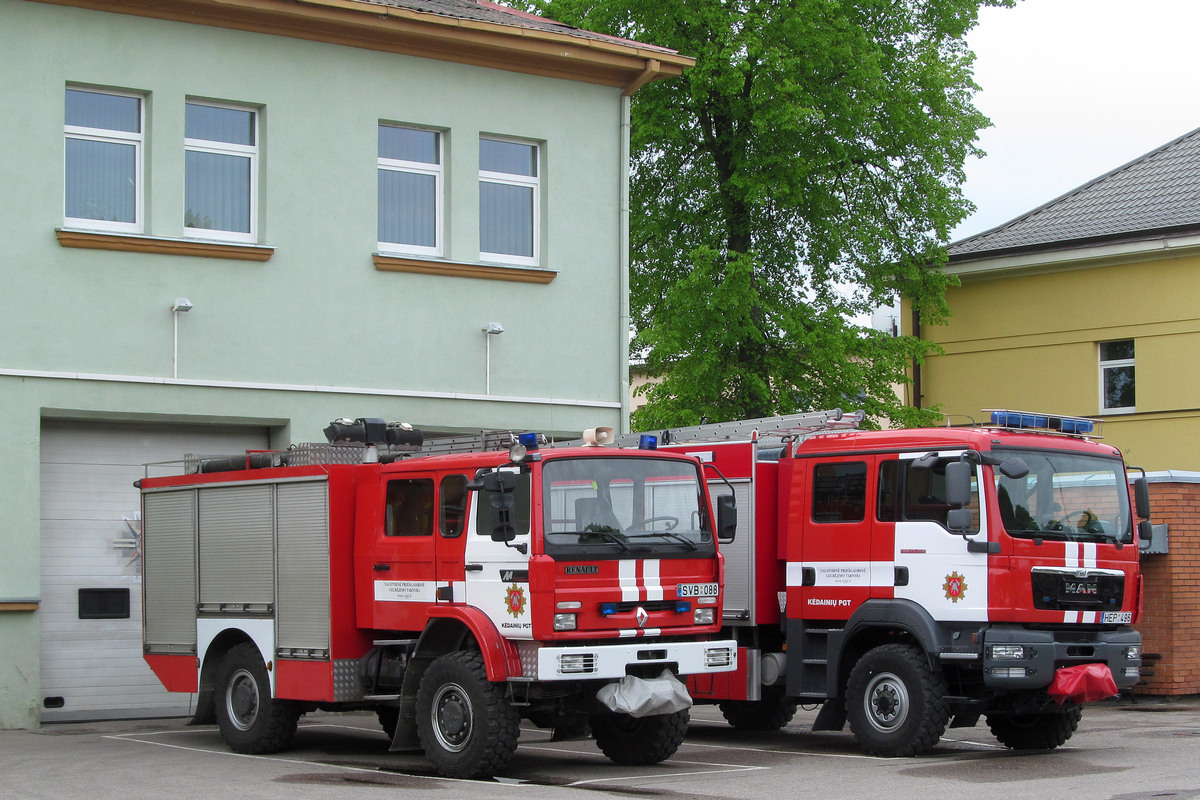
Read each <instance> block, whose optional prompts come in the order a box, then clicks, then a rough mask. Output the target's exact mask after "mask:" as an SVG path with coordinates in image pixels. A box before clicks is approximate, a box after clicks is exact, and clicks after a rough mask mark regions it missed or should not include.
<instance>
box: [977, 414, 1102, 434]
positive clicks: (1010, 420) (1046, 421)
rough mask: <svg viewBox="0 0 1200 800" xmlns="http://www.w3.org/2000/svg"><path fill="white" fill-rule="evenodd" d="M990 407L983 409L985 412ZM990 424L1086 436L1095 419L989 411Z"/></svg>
mask: <svg viewBox="0 0 1200 800" xmlns="http://www.w3.org/2000/svg"><path fill="white" fill-rule="evenodd" d="M988 410H990V409H985V413H987V411H988ZM991 415H992V424H993V425H995V426H996V427H997V428H1011V429H1019V430H1043V431H1058V432H1060V433H1069V434H1073V435H1076V436H1088V435H1090V434H1092V433H1093V432H1094V431H1095V430H1096V421H1095V420H1092V419H1087V418H1084V417H1063V416H1059V415H1056V414H1031V413H1029V412H1026V411H1000V410H996V411H991Z"/></svg>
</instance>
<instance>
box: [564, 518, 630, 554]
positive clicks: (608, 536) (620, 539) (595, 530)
mask: <svg viewBox="0 0 1200 800" xmlns="http://www.w3.org/2000/svg"><path fill="white" fill-rule="evenodd" d="M576 533H577V535H578V536H579V543H580V544H584V541H583V537H585V536H599V537H600V538H602V539H604V540H605V541H609V542H613V543H614V544H619V545H620V546H621V551H622V552H625V553H632V552H633V549H632V548H631V547H630V546H629V545H628V544H626V542H625V540H626V539H627V538H629V537H627V536H625V535H624V534H622V533H620V532H619V531H617V530H615V529H614V528H611V527H609V526H607V525H588V526H587V530H582V531H577V532H576Z"/></svg>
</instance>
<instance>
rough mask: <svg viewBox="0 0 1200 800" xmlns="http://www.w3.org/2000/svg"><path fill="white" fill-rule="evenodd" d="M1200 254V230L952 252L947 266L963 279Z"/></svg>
mask: <svg viewBox="0 0 1200 800" xmlns="http://www.w3.org/2000/svg"><path fill="white" fill-rule="evenodd" d="M1186 255H1200V230H1198V229H1196V228H1188V229H1186V230H1181V231H1176V232H1171V233H1166V232H1158V233H1157V235H1150V236H1144V237H1126V238H1121V239H1111V238H1110V239H1105V240H1101V241H1088V242H1059V243H1055V244H1053V245H1045V246H1040V247H1037V248H1024V249H1018V248H1014V249H1011V250H1007V251H992V252H984V253H971V254H966V255H961V256H952V257H951V258H950V260H949V261H948V263H947V265H946V267H945V268H944V269H945V271H946V272H948V273H950V274H952V275H957V276H959V278H961V279H962V280H964V281H968V280H988V279H994V278H1009V277H1016V276H1018V275H1032V274H1040V273H1050V272H1067V271H1071V270H1080V269H1094V268H1098V267H1108V266H1117V265H1120V264H1129V263H1135V262H1141V261H1154V260H1158V259H1165V258H1179V257H1181V256H1186Z"/></svg>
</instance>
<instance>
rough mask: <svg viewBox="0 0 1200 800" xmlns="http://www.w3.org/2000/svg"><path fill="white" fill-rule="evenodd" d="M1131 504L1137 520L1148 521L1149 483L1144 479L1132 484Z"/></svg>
mask: <svg viewBox="0 0 1200 800" xmlns="http://www.w3.org/2000/svg"><path fill="white" fill-rule="evenodd" d="M1133 504H1134V506H1136V508H1137V515H1138V519H1150V482H1149V481H1148V480H1146V478H1145V477H1141V478H1138V479H1137V480H1136V481H1134V482H1133Z"/></svg>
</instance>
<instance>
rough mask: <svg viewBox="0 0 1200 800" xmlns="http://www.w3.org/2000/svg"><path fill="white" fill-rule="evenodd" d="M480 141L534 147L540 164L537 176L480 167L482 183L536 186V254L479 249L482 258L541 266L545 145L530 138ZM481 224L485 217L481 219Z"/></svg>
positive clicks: (535, 161) (534, 232) (534, 215)
mask: <svg viewBox="0 0 1200 800" xmlns="http://www.w3.org/2000/svg"><path fill="white" fill-rule="evenodd" d="M479 139H480V141H483V140H485V139H486V140H489V141H493V142H511V143H512V144H521V145H526V146H528V147H532V148H533V163H534V164H536V165H537V175H515V174H513V173H511V172H491V171H489V170H483V169H481V170H479V183H480V184H483V183H499V184H506V185H508V186H524V187H530V188H532V189H533V232H532V233H533V255H532V256H531V257H526V256H516V255H512V254H510V253H489V252H487V251H485V250H483V246H482V244H481V245H480V250H479V260H480V261H491V262H495V263H499V264H513V265H519V266H526V267H536V266H540V265H541V239H542V234H541V226H542V146H541V144H539V143H538V142H534V141H530V140H528V139H516V138H512V137H508V136H487V135H481V136H480V137H479ZM480 225H481V226H482V220H481V221H480Z"/></svg>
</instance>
